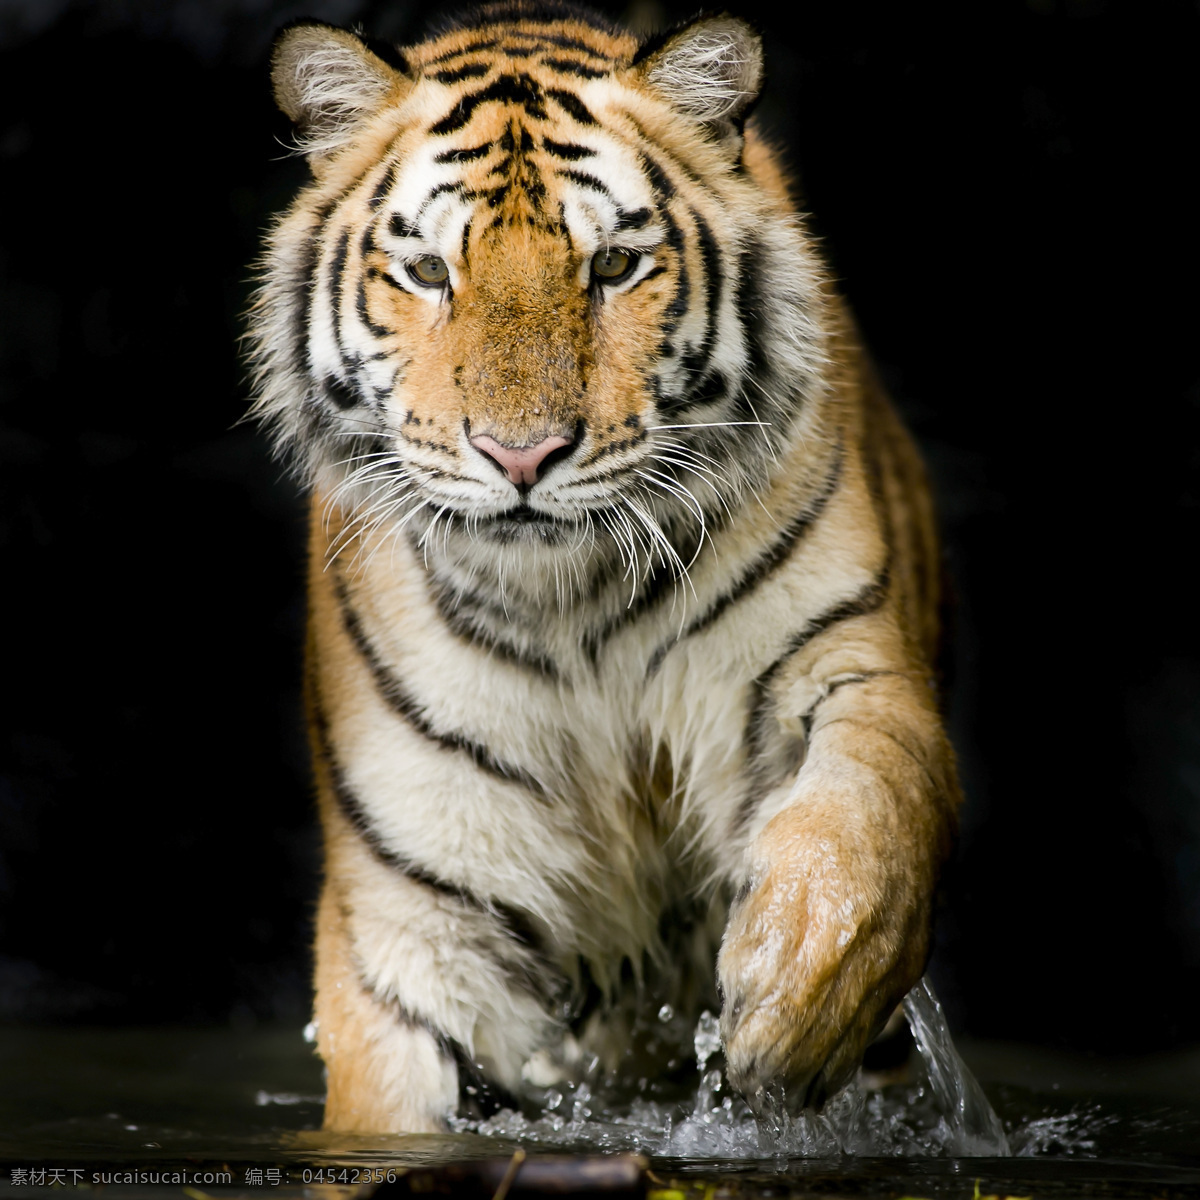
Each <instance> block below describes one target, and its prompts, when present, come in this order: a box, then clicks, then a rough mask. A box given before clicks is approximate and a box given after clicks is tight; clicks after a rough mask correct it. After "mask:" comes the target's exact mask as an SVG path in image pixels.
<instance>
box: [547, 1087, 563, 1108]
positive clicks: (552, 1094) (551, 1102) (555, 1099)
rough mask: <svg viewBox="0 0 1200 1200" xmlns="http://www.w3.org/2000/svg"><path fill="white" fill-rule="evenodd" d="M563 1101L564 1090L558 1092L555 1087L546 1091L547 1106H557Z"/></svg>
mask: <svg viewBox="0 0 1200 1200" xmlns="http://www.w3.org/2000/svg"><path fill="white" fill-rule="evenodd" d="M562 1102H563V1095H562V1092H556V1091H555V1090H554V1089H553V1088H551V1089H550V1091H548V1092H547V1093H546V1107H547V1108H550V1109H554V1108H557V1107H558V1106H559V1105H560V1104H561V1103H562Z"/></svg>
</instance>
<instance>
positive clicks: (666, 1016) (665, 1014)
mask: <svg viewBox="0 0 1200 1200" xmlns="http://www.w3.org/2000/svg"><path fill="white" fill-rule="evenodd" d="M674 1015H675V1010H674V1009H673V1008H672V1007H671V1006H670V1005H669V1004H664V1005H663V1006H662V1008H660V1009H659V1010H658V1019H659V1020H660V1021H661V1022H662V1023H663V1024H664V1025H665V1024H666V1023H667V1022H668V1021H669V1020H670V1019H671V1018H672V1017H673V1016H674Z"/></svg>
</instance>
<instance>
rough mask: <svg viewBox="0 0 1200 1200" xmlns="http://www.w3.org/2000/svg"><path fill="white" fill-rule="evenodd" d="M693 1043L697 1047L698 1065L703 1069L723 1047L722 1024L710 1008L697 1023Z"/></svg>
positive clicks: (701, 1015)
mask: <svg viewBox="0 0 1200 1200" xmlns="http://www.w3.org/2000/svg"><path fill="white" fill-rule="evenodd" d="M693 1045H694V1046H695V1049H696V1066H697V1067H698V1068H699V1069H700V1070H701V1071H703V1070H704V1068H705V1067H706V1066H708V1060H709V1059H710V1058H712V1056H713V1055H714V1054H716V1052H717V1051H718V1050H720V1048H721V1026H720V1023H719V1022H718V1021H717V1018H716V1017H714V1016H713V1015H712V1013H710V1012H709V1011H708V1009H705V1010H704V1012H702V1013H701V1014H700V1020H699V1021H698V1022H697V1023H696V1034H695V1037H694V1038H693Z"/></svg>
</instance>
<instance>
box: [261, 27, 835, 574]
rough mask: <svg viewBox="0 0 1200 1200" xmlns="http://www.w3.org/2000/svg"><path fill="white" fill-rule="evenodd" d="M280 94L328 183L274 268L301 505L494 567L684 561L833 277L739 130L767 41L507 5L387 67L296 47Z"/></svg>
mask: <svg viewBox="0 0 1200 1200" xmlns="http://www.w3.org/2000/svg"><path fill="white" fill-rule="evenodd" d="M273 79H274V85H275V92H276V97H277V99H278V101H279V104H280V106H281V107H282V108H283V109H284V111H285V112H286V113H287V114H288V116H289V117H290V118H291V119H292V120H293V121H294V122H295V124H296V127H297V131H298V137H299V142H300V145H301V146H302V148H303V149H304V151H305V153H306V154H307V155H308V158H309V162H310V164H311V167H312V171H313V182H312V183H311V185H310V186H309V187H307V188H306V190H305V191H304V192H303V193H302V195H301V196H300V198H299V200H298V201H297V203H296V204H295V205H294V206H293V208H292V210H291V211H290V212H289V213H288V214H287V215H286V216H284V217H283V218H282V219H281V220H280V221H279V223H278V224H277V226H276V228H275V229H274V231H273V233H272V235H271V238H270V243H269V249H268V252H267V255H266V258H265V271H264V281H263V285H262V288H261V290H260V293H259V297H258V300H257V304H256V308H255V311H254V313H253V317H252V339H253V342H254V345H255V362H256V366H257V378H258V400H257V408H258V411H259V412H260V413H261V414H262V415H264V416H265V417H266V418H267V419H268V420H270V421H271V422H272V423H273V425H274V429H275V432H276V436H277V438H278V440H279V443H280V444H281V445H282V446H284V447H286V448H288V449H289V450H291V451H292V452H293V453H294V454H295V456H296V459H297V461H298V462H299V464H300V465H301V468H302V471H303V474H304V475H305V477H306V480H307V482H309V483H310V484H311V485H313V486H314V487H316V489H317V490H318V492H319V493H321V494H324V495H325V496H326V497H327V499H329V501H330V502H331V503H336V504H337V505H339V506H340V507H341V508H342V509H343V510H344V511H347V512H351V513H354V514H356V515H357V516H359V517H361V518H362V519H364V520H366V521H367V522H369V523H374V524H375V525H377V526H378V525H385V526H387V527H388V528H389V529H391V530H393V531H395V532H397V533H398V532H399V531H401V530H406V531H407V533H408V535H409V536H412V537H414V538H415V539H417V541H418V542H421V543H429V542H430V539H431V537H432V534H433V532H434V530H435V529H436V530H438V534H437V537H436V539H433V540H434V542H436V544H437V545H438V546H440V547H441V548H442V550H443V551H445V552H447V553H454V554H457V555H459V557H460V558H461V557H462V556H463V555H468V556H474V557H475V559H476V560H478V561H479V562H483V563H484V564H485V565H486V563H487V562H489V561H491V558H494V556H495V555H496V554H497V553H500V551H501V549H506V552H508V553H510V554H511V551H512V548H513V547H514V546H531V547H536V548H537V549H536V552H535V553H534V557H536V556H537V555H538V554H541V555H543V556H544V555H549V556H551V557H553V556H554V555H555V554H561V553H569V554H571V555H573V556H574V557H575V559H576V560H581V561H582V560H587V561H588V562H591V563H592V564H593V565H594V566H595V567H596V568H597V569H598V568H599V566H600V565H602V564H603V563H604V562H606V561H611V560H614V559H615V560H617V561H620V560H622V559H623V560H624V563H625V566H626V568H627V570H628V569H630V568H632V569H633V570H634V573H635V575H636V574H638V573H644V572H647V571H649V570H650V567H651V564H652V563H653V562H654V561H655V556H656V555H657V556H658V558H659V559H661V558H662V557H663V555H664V554H667V555H669V556H672V557H673V560H678V561H679V562H680V564H682V563H683V562H684V561H685V556H686V555H688V554H694V553H695V552H696V551H697V550H698V549H699V547H700V545H701V543H702V541H703V537H704V530H705V528H706V525H708V526H711V524H712V522H714V521H719V520H720V519H721V514H722V513H723V512H728V511H729V507H730V504H731V502H736V500H737V499H738V498H739V497H740V495H741V494H742V493H743V492H744V491H745V490H746V489H747V488H753V487H756V486H757V485H758V484H759V483H761V480H762V478H763V477H764V473H765V472H767V471H768V470H769V464H770V461H771V460H772V457H773V456H774V455H775V454H776V452H777V450H778V449H779V447H780V446H781V445H782V444H783V443H784V441H786V439H787V437H788V436H789V431H790V430H791V428H792V426H793V424H794V421H795V419H796V416H797V413H799V412H800V411H801V410H802V409H803V398H804V396H805V394H806V392H807V391H810V390H811V389H812V388H813V387H814V386H816V383H815V381H816V380H817V378H818V375H819V363H820V359H821V354H822V347H821V338H822V335H821V332H820V321H819V320H818V319H817V317H816V315H815V314H816V313H817V311H818V309H819V306H820V302H821V293H822V287H821V282H820V276H819V268H818V265H817V262H816V259H815V257H814V256H813V254H812V252H811V251H810V249H809V248H808V245H807V243H806V241H805V240H804V237H803V235H802V232H801V230H800V228H799V225H798V223H797V221H796V218H795V217H794V215H793V214H792V212H791V209H790V205H789V203H788V200H787V196H786V188H785V186H784V185H783V183H782V180H781V177H780V175H779V172H778V170H777V168H775V166H774V164H773V161H772V160H771V158H770V155H769V154H768V153H767V152H766V151H765V149H763V148H762V146H761V144H760V143H759V142H757V141H756V140H755V139H754V137H753V135H752V134H747V131H746V130H745V128H744V124H743V122H744V118H745V115H746V113H747V111H748V109H749V107H750V105H751V104H752V103H753V101H754V100H755V98H756V97H757V95H758V92H759V88H760V85H761V81H762V50H761V45H760V42H759V39H758V37H757V36H756V35H755V34H754V33H753V32H752V31H751V30H750V28H749V27H748V26H746V25H744V24H743V23H741V22H740V21H737V20H734V19H732V18H729V17H715V18H708V19H702V20H700V21H697V22H695V23H693V24H691V25H689V26H687V27H685V28H683V29H680V30H678V31H676V32H674V33H673V34H671V35H668V36H666V37H660V38H656V39H652V40H651V41H649V42H646V43H644V44H639V43H638V41H637V40H636V39H635V38H633V37H632V36H631V35H629V34H628V33H625V32H623V31H621V30H618V29H615V28H613V27H611V26H609V25H608V24H607V23H606V22H604V21H603V20H602V19H600V18H595V17H590V16H581V15H580V14H579V13H578V11H577V10H574V9H571V10H567V9H565V8H563V9H559V8H555V7H550V8H545V7H540V8H536V9H535V8H533V7H530V6H528V5H524V4H520V3H518V4H516V5H504V6H493V7H492V8H490V9H485V10H483V12H482V16H481V15H480V14H475V15H474V16H473V18H472V21H471V24H470V25H469V27H468V26H461V27H456V28H451V29H450V30H449V31H448V32H445V33H443V34H441V35H440V36H437V37H435V38H433V39H432V40H429V41H426V42H424V43H422V44H420V45H417V46H414V47H410V48H408V49H406V50H404V51H402V52H400V53H398V54H396V53H391V52H382V53H376V52H375V51H374V50H372V49H370V48H368V46H367V45H366V44H364V43H363V42H362V41H361V40H360V39H358V38H357V37H355V36H354V35H353V34H350V33H348V32H346V31H344V30H338V29H333V28H329V27H326V26H322V25H315V24H301V25H297V26H294V27H292V28H291V29H289V30H287V31H285V32H284V34H283V35H282V36H281V38H280V39H279V41H278V43H277V45H276V48H275V53H274V58H273ZM664 547H665V549H664ZM489 556H491V557H489ZM584 574H586V572H584ZM577 577H578V578H583V574H578V573H577Z"/></svg>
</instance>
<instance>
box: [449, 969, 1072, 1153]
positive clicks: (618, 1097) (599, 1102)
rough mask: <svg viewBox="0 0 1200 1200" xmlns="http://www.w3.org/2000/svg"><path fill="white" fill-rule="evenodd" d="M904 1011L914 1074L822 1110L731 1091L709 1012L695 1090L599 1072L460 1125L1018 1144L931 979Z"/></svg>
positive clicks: (701, 1031)
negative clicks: (529, 1106) (678, 1092)
mask: <svg viewBox="0 0 1200 1200" xmlns="http://www.w3.org/2000/svg"><path fill="white" fill-rule="evenodd" d="M904 1012H905V1016H906V1018H907V1020H908V1023H909V1028H910V1029H911V1030H912V1034H913V1041H914V1043H915V1045H916V1047H917V1050H918V1052H919V1055H920V1067H921V1069H920V1070H918V1071H917V1072H916V1075H917V1078H916V1079H915V1080H914V1082H913V1083H912V1084H911V1085H909V1086H901V1087H895V1086H893V1087H890V1088H879V1087H870V1086H868V1085H867V1083H866V1082H865V1081H864V1080H863V1079H862V1078H861V1076H860V1078H859V1079H857V1080H855V1081H854V1082H852V1083H851V1084H849V1085H848V1086H847V1087H846V1088H844V1089H843V1090H842V1091H840V1092H839V1093H837V1094H836V1095H835V1096H833V1097H831V1098H830V1099H829V1100H828V1101H827V1102H826V1104H825V1106H824V1107H823V1108H822V1110H821V1112H819V1113H813V1112H801V1113H792V1112H790V1111H789V1109H788V1105H787V1097H786V1094H784V1093H782V1092H780V1093H779V1094H778V1095H775V1096H772V1097H768V1098H767V1101H766V1105H765V1111H764V1112H762V1113H761V1114H759V1115H756V1114H755V1113H753V1112H752V1111H751V1110H750V1108H749V1106H748V1105H747V1104H746V1102H745V1101H744V1100H742V1099H741V1097H739V1096H737V1095H735V1094H732V1093H731V1092H730V1089H729V1087H728V1085H727V1083H726V1080H725V1078H724V1075H723V1074H722V1072H721V1070H720V1068H719V1067H717V1066H713V1067H711V1068H710V1066H709V1063H710V1062H713V1061H715V1060H717V1059H719V1058H720V1053H721V1037H720V1032H719V1029H718V1023H717V1018H716V1017H715V1016H714V1015H713V1014H712V1013H710V1012H705V1013H703V1014H701V1017H700V1020H699V1022H698V1024H697V1025H696V1028H695V1030H694V1031H692V1036H691V1042H692V1045H691V1049H692V1050H693V1052H694V1054H695V1059H696V1075H697V1077H698V1079H697V1082H696V1084H695V1091H694V1093H693V1094H686V1093H685V1094H684V1095H683V1096H682V1097H680V1098H678V1099H675V1100H673V1101H672V1100H669V1099H664V1100H654V1099H647V1098H645V1097H644V1096H641V1095H639V1096H635V1097H634V1098H633V1099H632V1100H629V1099H626V1098H625V1097H624V1095H623V1089H622V1086H621V1081H620V1079H619V1078H617V1077H615V1076H610V1077H608V1078H605V1079H601V1078H599V1077H598V1076H597V1075H596V1074H595V1072H594V1071H593V1072H592V1073H589V1075H588V1076H587V1077H585V1078H584V1079H583V1080H581V1081H579V1082H578V1083H576V1084H574V1085H564V1086H562V1088H561V1090H560V1089H559V1088H554V1089H550V1090H549V1091H548V1092H546V1093H545V1094H544V1095H543V1096H542V1097H541V1107H540V1111H538V1110H537V1109H536V1107H535V1108H534V1111H533V1112H532V1113H531V1112H529V1111H522V1112H517V1111H513V1110H504V1111H502V1112H500V1113H498V1114H497V1115H495V1116H493V1117H490V1118H489V1119H487V1120H468V1119H458V1120H456V1121H454V1122H453V1128H454V1129H455V1130H456V1131H457V1132H462V1133H474V1134H479V1135H483V1136H485V1137H497V1138H504V1139H506V1140H513V1141H517V1142H520V1143H522V1144H533V1145H537V1146H541V1147H554V1148H556V1149H570V1150H581V1149H595V1150H603V1151H606V1152H611V1151H622V1150H623V1151H633V1152H638V1153H642V1154H649V1155H652V1156H657V1157H663V1158H672V1159H720V1160H722V1161H736V1160H739V1159H741V1160H747V1161H751V1160H752V1161H761V1160H763V1159H771V1160H782V1161H787V1160H789V1159H793V1158H814V1157H823V1156H829V1155H849V1154H855V1155H868V1156H904V1157H909V1158H912V1157H923V1156H946V1155H956V1156H964V1155H969V1156H976V1157H978V1156H982V1157H992V1158H1001V1157H1007V1156H1008V1155H1009V1154H1010V1153H1011V1152H1012V1148H1011V1146H1010V1144H1009V1139H1008V1137H1007V1135H1006V1133H1005V1130H1004V1126H1003V1124H1002V1122H1001V1120H1000V1118H999V1117H998V1116H997V1115H996V1113H995V1111H994V1110H993V1109H992V1106H991V1104H990V1103H989V1102H988V1099H987V1097H986V1096H985V1095H984V1092H983V1089H982V1088H981V1087H980V1086H979V1084H978V1082H977V1081H976V1079H975V1077H974V1075H972V1074H971V1071H970V1070H969V1069H968V1067H967V1066H966V1064H965V1063H964V1062H963V1060H962V1058H961V1057H960V1056H959V1054H958V1051H957V1050H956V1049H955V1048H954V1042H953V1040H952V1039H951V1037H950V1031H949V1028H948V1027H947V1025H946V1019H945V1017H944V1015H943V1013H942V1009H941V1006H940V1005H939V1004H938V1002H937V998H936V997H935V995H934V993H933V988H932V986H931V985H930V984H929V982H928V980H922V981H921V982H920V983H919V984H918V985H917V986H916V987H915V988H914V989H913V990H912V992H910V993H909V995H908V997H907V998H906V999H905V1001H904ZM658 1020H659V1022H660V1024H661V1025H663V1026H666V1027H668V1029H669V1027H670V1026H672V1025H676V1028H675V1031H674V1032H675V1034H676V1036H677V1037H678V1036H679V1029H678V1026H677V1024H676V1020H675V1014H674V1013H673V1012H672V1010H671V1009H670V1007H669V1006H666V1005H664V1006H663V1008H662V1009H661V1010H660V1011H659V1013H658ZM663 1035H664V1036H667V1035H668V1031H667V1030H664V1031H663ZM680 1049H681V1052H684V1048H683V1047H681V1048H680ZM645 1082H646V1081H645V1080H641V1081H639V1083H642V1084H645ZM639 1090H644V1088H641V1089H639ZM1039 1136H1041V1137H1042V1138H1043V1140H1044V1139H1045V1138H1046V1137H1048V1136H1050V1135H1049V1133H1048V1131H1043V1133H1042V1134H1041V1135H1039ZM1056 1136H1057V1137H1058V1138H1059V1140H1060V1142H1061V1141H1064V1140H1067V1141H1071V1142H1072V1143H1073V1142H1074V1141H1076V1140H1078V1136H1079V1135H1078V1134H1076V1133H1075V1132H1072V1131H1071V1130H1068V1129H1066V1128H1064V1129H1062V1130H1059V1131H1058V1132H1057V1134H1056ZM1035 1140H1036V1139H1035ZM1017 1143H1018V1147H1019V1148H1020V1149H1024V1148H1025V1147H1026V1146H1028V1145H1031V1144H1033V1143H1032V1142H1031V1141H1030V1140H1029V1139H1028V1138H1026V1137H1025V1136H1024V1132H1023V1131H1018V1136H1017Z"/></svg>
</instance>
